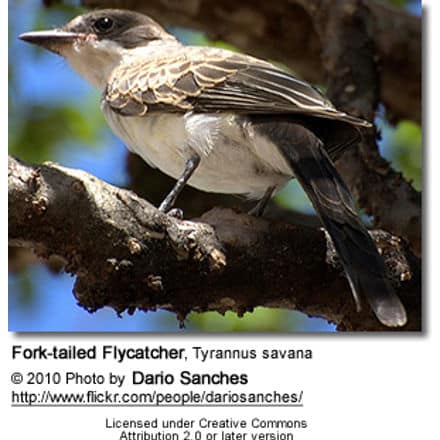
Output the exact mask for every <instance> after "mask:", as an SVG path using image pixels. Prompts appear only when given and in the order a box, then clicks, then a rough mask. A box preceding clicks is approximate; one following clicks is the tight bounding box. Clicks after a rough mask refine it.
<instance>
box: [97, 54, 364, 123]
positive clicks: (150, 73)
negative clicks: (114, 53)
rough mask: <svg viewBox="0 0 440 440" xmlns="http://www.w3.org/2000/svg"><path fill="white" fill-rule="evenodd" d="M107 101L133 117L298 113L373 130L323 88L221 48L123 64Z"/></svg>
mask: <svg viewBox="0 0 440 440" xmlns="http://www.w3.org/2000/svg"><path fill="white" fill-rule="evenodd" d="M104 99H105V101H106V103H107V104H108V105H109V106H110V108H112V109H113V110H114V111H116V112H118V113H121V114H123V115H127V116H130V115H132V116H134V115H144V114H146V113H147V112H154V111H169V112H186V111H194V112H221V111H234V112H238V113H244V114H271V113H275V114H289V113H293V114H303V115H308V116H317V117H323V118H329V119H336V120H340V121H345V122H348V123H349V124H352V125H357V126H364V127H367V126H370V124H369V123H368V122H366V121H364V120H361V119H358V118H355V117H353V116H350V115H347V114H346V113H344V112H340V111H338V110H336V109H335V108H334V107H333V105H332V104H331V102H330V101H329V100H328V99H327V98H325V97H324V96H323V95H322V94H321V93H320V92H319V90H317V89H316V88H315V87H313V86H311V85H310V84H308V83H306V82H304V81H301V80H300V79H298V78H296V77H294V76H293V75H291V74H290V73H288V72H284V71H283V70H281V69H279V68H277V67H276V66H274V65H272V64H270V63H267V62H265V61H262V60H259V59H256V58H252V57H249V56H247V55H242V54H238V53H234V52H230V51H227V50H224V49H219V48H207V47H195V46H194V47H185V48H181V49H180V50H179V51H177V52H173V53H170V54H167V55H165V56H162V57H160V58H154V59H151V58H148V59H141V60H138V61H136V62H134V63H131V64H128V65H122V66H120V67H118V68H117V69H115V70H114V71H113V73H112V75H111V78H110V80H109V83H108V85H107V89H106V92H105V94H104ZM133 101H135V102H133Z"/></svg>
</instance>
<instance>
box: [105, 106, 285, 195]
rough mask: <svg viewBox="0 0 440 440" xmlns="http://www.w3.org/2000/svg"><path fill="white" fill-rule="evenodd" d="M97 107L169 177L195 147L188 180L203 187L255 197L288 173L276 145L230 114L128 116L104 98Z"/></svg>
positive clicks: (279, 183) (278, 183)
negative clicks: (195, 161) (194, 161)
mask: <svg viewBox="0 0 440 440" xmlns="http://www.w3.org/2000/svg"><path fill="white" fill-rule="evenodd" d="M103 111H104V114H105V117H106V119H107V121H108V123H109V125H110V127H111V128H112V130H113V131H114V132H115V133H116V134H117V135H118V136H119V137H120V138H121V139H122V140H123V141H124V142H125V143H126V145H127V147H128V148H129V149H130V150H131V151H133V152H134V153H136V154H138V155H139V156H141V157H142V158H143V159H144V160H145V161H146V162H147V163H148V164H150V165H152V166H154V167H157V168H159V169H160V170H161V171H163V172H164V173H165V174H168V175H169V176H171V177H174V178H175V179H177V178H179V177H180V175H181V174H182V172H183V169H184V166H185V162H186V161H187V160H188V158H189V157H190V156H191V155H192V154H194V152H196V153H197V154H198V155H199V156H200V157H201V161H200V165H199V167H198V168H197V169H196V171H195V172H194V174H193V175H192V177H191V178H190V180H189V182H188V184H189V185H191V186H194V187H196V188H198V189H201V190H203V191H208V192H217V193H225V194H227V193H229V194H246V195H248V196H250V197H252V198H260V197H262V195H263V194H264V193H265V191H266V190H267V188H269V187H271V186H276V187H281V186H283V185H284V184H285V183H286V182H287V181H288V180H289V179H290V178H291V177H292V172H291V170H290V168H289V166H288V165H287V162H286V161H285V159H284V158H283V157H282V155H281V154H280V153H279V150H278V148H277V147H275V145H273V144H272V143H271V142H270V141H268V140H266V139H264V138H262V137H260V136H258V135H257V134H256V133H254V132H253V130H252V127H251V125H250V124H248V125H246V124H238V123H237V119H236V117H235V116H234V115H232V114H228V113H221V114H214V113H213V114H192V113H187V114H185V115H183V114H181V113H159V112H158V113H151V114H147V115H146V116H143V117H132V116H121V115H118V114H116V113H115V112H114V111H112V110H111V109H110V108H109V107H108V106H107V105H106V104H105V103H103Z"/></svg>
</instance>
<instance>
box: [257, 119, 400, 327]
mask: <svg viewBox="0 0 440 440" xmlns="http://www.w3.org/2000/svg"><path fill="white" fill-rule="evenodd" d="M263 125H264V124H263ZM260 129H261V131H262V132H263V133H264V132H265V134H266V136H269V137H271V138H272V141H273V142H274V143H276V144H277V146H278V147H279V148H280V149H281V151H282V152H283V154H284V157H285V158H286V160H287V161H288V162H289V164H290V166H291V168H292V170H293V172H294V174H295V176H296V178H297V179H298V180H299V182H300V184H301V186H302V187H303V188H304V190H305V191H306V193H307V195H308V197H309V199H310V200H311V202H312V204H313V206H314V207H315V209H316V211H317V213H318V215H319V217H320V218H321V220H322V222H323V224H324V226H325V228H326V230H327V231H328V233H329V235H330V237H331V239H332V242H333V244H334V246H335V249H336V251H337V253H338V255H339V257H340V259H341V262H342V265H343V267H344V270H345V272H346V274H347V277H348V279H349V282H350V286H351V289H352V292H353V296H354V298H355V301H356V305H357V308H358V309H359V308H360V306H361V300H362V298H366V299H367V301H368V302H369V304H370V306H371V308H372V310H373V312H374V313H375V315H376V316H377V318H378V319H379V321H380V322H381V323H382V324H384V325H386V326H389V327H400V326H403V325H405V323H406V321H407V317H406V312H405V308H404V307H403V305H402V303H401V301H400V299H399V298H398V296H397V295H396V293H395V292H394V290H393V288H392V286H391V285H390V283H389V281H388V280H387V278H386V269H385V264H384V262H383V260H382V257H381V256H380V255H379V253H378V251H377V248H376V246H375V244H374V242H373V240H372V238H371V237H370V234H369V233H368V231H367V229H366V228H365V226H364V225H363V223H362V222H361V220H360V219H359V216H358V214H357V212H356V210H355V208H354V204H353V200H352V197H351V194H350V191H349V190H348V188H347V186H346V185H345V183H344V182H343V180H342V179H341V177H340V176H339V173H338V172H337V170H336V168H335V167H334V165H333V163H332V162H331V160H330V158H329V156H328V154H327V152H326V151H325V149H324V148H323V144H322V142H321V141H320V140H319V139H318V138H317V137H316V136H315V135H314V134H313V133H312V132H311V131H309V130H308V129H307V128H305V127H304V126H302V125H300V124H292V122H286V123H280V125H279V126H278V127H277V130H273V127H272V128H271V129H270V130H265V129H264V126H261V127H260ZM274 136H276V138H275V137H274Z"/></svg>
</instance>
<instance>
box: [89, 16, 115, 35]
mask: <svg viewBox="0 0 440 440" xmlns="http://www.w3.org/2000/svg"><path fill="white" fill-rule="evenodd" d="M113 26H114V21H113V20H112V19H111V18H109V17H102V18H98V20H96V21H95V22H94V23H93V27H94V28H95V29H96V31H97V32H101V33H104V32H108V31H110V30H111V29H112V28H113Z"/></svg>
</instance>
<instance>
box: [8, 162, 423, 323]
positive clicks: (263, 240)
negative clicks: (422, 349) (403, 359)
mask: <svg viewBox="0 0 440 440" xmlns="http://www.w3.org/2000/svg"><path fill="white" fill-rule="evenodd" d="M8 171H9V173H8V175H9V182H8V183H9V244H10V245H12V246H18V247H25V248H31V249H33V250H34V251H35V253H36V254H37V255H38V256H39V257H40V258H43V259H49V258H54V257H56V258H57V259H58V260H60V259H62V260H63V261H64V265H65V270H66V271H68V272H70V273H72V274H76V276H77V279H76V283H75V287H74V294H75V296H76V298H77V300H78V302H79V304H80V305H81V306H83V307H84V308H86V309H87V310H89V311H91V312H93V311H95V310H97V309H99V308H101V307H104V306H110V307H113V308H114V309H115V310H116V311H117V312H118V313H122V312H123V311H124V310H128V312H129V313H132V312H134V311H135V310H136V309H141V310H155V309H156V308H163V309H167V310H172V311H174V312H176V313H177V316H178V318H179V319H180V320H183V319H184V317H185V316H186V314H187V313H189V312H190V311H198V312H201V311H207V310H216V311H219V312H225V311H227V310H233V311H236V312H237V313H239V314H243V313H244V312H245V311H251V310H252V309H253V308H254V307H256V306H266V307H283V308H289V309H296V310H300V311H302V312H304V313H307V314H308V315H310V316H320V317H323V318H325V319H328V320H330V321H332V322H334V323H336V324H337V325H338V328H340V329H345V330H387V329H386V328H384V327H383V326H381V325H380V324H379V323H378V322H377V320H376V319H375V318H374V316H373V315H372V314H371V312H370V310H369V309H368V307H364V310H363V311H362V312H361V313H356V311H355V309H354V305H353V299H352V297H351V292H350V289H349V287H348V283H347V281H346V280H345V278H344V277H342V276H341V269H340V267H339V266H338V263H337V257H336V256H335V254H334V252H333V251H332V249H331V246H327V240H326V237H325V235H324V233H323V232H322V231H321V230H320V229H316V228H306V227H297V226H292V225H288V224H284V223H278V222H271V221H268V220H264V219H257V218H254V217H251V216H248V215H246V214H238V213H235V212H234V211H232V210H228V209H219V208H216V209H214V210H211V211H210V212H208V213H206V214H204V215H203V216H202V217H201V218H200V219H196V220H193V221H183V220H178V219H174V218H170V217H169V216H166V215H163V214H162V213H160V212H159V211H158V210H157V209H155V208H154V207H153V206H152V205H150V204H149V203H148V202H147V201H145V200H143V199H141V198H139V197H138V196H136V195H135V194H134V193H133V192H130V191H127V190H124V189H120V188H116V187H114V186H112V185H109V184H107V183H105V182H102V181H100V180H99V179H97V178H96V177H93V176H91V175H89V174H87V173H85V172H83V171H78V170H72V169H68V168H63V167H61V166H59V165H56V164H51V163H46V164H43V165H39V166H31V165H26V164H24V163H22V162H19V161H18V160H16V159H13V158H10V159H9V170H8ZM373 237H374V238H375V240H376V243H377V244H378V246H379V248H380V249H381V252H382V254H383V255H384V257H385V259H386V262H387V265H388V267H389V268H390V276H391V275H392V276H393V278H394V279H395V280H397V279H399V280H406V281H404V282H402V284H401V286H400V287H399V288H398V294H399V296H400V297H401V298H402V301H403V302H404V304H405V306H406V308H407V310H408V312H409V323H408V325H407V326H406V327H405V330H419V329H420V327H421V305H420V266H419V261H418V260H417V259H416V258H415V257H414V256H412V255H411V253H410V252H409V251H408V249H407V248H405V246H404V244H403V243H402V242H401V241H400V240H399V239H397V238H396V237H392V236H391V235H390V234H387V233H385V232H383V231H375V232H374V234H373ZM410 278H411V279H410Z"/></svg>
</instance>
